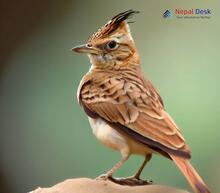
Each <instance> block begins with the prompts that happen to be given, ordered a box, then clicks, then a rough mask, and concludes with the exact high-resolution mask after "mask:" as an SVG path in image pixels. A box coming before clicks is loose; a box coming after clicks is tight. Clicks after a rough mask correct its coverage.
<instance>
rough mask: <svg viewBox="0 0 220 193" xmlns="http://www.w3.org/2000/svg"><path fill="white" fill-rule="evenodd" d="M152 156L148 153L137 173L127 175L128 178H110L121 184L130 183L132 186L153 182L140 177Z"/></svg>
mask: <svg viewBox="0 0 220 193" xmlns="http://www.w3.org/2000/svg"><path fill="white" fill-rule="evenodd" d="M151 157H152V155H151V154H147V155H146V156H145V159H144V162H143V163H142V165H141V167H140V168H139V170H138V171H137V173H136V174H135V175H133V176H130V177H127V178H110V180H112V181H113V182H116V183H118V184H121V185H130V186H137V185H147V184H152V181H151V180H142V179H140V175H141V172H142V171H143V169H144V167H145V165H146V164H147V162H149V161H150V159H151Z"/></svg>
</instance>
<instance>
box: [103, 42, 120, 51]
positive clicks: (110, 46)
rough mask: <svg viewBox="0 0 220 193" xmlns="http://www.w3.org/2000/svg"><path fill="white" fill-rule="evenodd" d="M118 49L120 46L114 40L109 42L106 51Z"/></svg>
mask: <svg viewBox="0 0 220 193" xmlns="http://www.w3.org/2000/svg"><path fill="white" fill-rule="evenodd" d="M117 47H118V44H117V42H116V41H114V40H112V41H110V42H108V43H107V44H106V49H107V50H114V49H116V48H117Z"/></svg>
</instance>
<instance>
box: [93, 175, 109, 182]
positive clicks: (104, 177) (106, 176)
mask: <svg viewBox="0 0 220 193" xmlns="http://www.w3.org/2000/svg"><path fill="white" fill-rule="evenodd" d="M95 179H96V180H104V181H106V180H108V179H110V180H111V179H112V177H109V176H108V175H107V174H101V175H100V176H98V177H96V178H95Z"/></svg>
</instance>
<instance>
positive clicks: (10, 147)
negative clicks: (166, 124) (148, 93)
mask: <svg viewBox="0 0 220 193" xmlns="http://www.w3.org/2000/svg"><path fill="white" fill-rule="evenodd" d="M130 8H132V9H134V10H139V11H141V13H140V14H138V15H136V16H135V17H134V18H133V19H132V20H133V21H136V22H135V23H134V24H131V31H132V34H133V37H134V39H135V41H136V44H137V47H138V50H139V52H140V55H141V61H142V67H143V70H144V72H145V75H147V76H148V78H149V79H151V80H152V82H153V83H154V85H155V86H156V87H157V88H158V90H159V91H160V94H161V95H162V97H163V99H164V102H165V106H166V109H167V111H168V112H169V113H170V114H171V115H172V117H173V118H174V120H175V121H176V123H177V124H178V125H179V127H180V128H181V131H182V133H183V135H184V136H185V138H186V140H187V142H188V144H189V146H190V147H191V149H192V152H193V153H192V163H193V165H194V166H195V167H196V168H197V170H198V171H199V173H200V175H201V176H202V177H203V178H204V180H205V181H206V183H207V184H208V185H209V186H210V189H211V190H212V192H216V193H217V192H219V191H220V185H219V179H220V148H219V146H220V141H219V137H220V132H219V125H220V102H219V98H220V85H219V82H220V75H219V72H220V64H219V62H220V56H219V55H220V54H219V43H220V42H219V34H220V22H219V21H220V15H219V9H218V8H219V2H217V0H216V1H214V0H210V1H175V0H172V1H171V0H168V1H164V0H157V1H153V0H151V1H145V0H139V1H131V0H127V1H125V0H123V1H117V0H112V1H106V0H104V1H101V0H99V1H98V0H93V1H85V0H84V1H83V0H81V1H79V0H78V1H70V0H69V1H68V0H67V1H52V0H51V1H43V0H39V1H28V0H21V1H17V2H13V3H12V2H10V1H2V3H1V12H0V14H1V47H0V49H1V50H0V54H1V57H0V62H1V71H0V73H1V74H0V75H1V77H0V192H4V193H12V192H27V191H30V190H33V189H35V188H36V187H38V186H51V185H53V184H55V183H58V182H60V181H62V180H64V179H68V178H75V177H82V176H85V177H91V178H94V177H96V176H98V175H100V174H102V173H104V172H105V171H106V170H108V169H109V168H111V167H112V166H113V165H114V164H115V163H116V162H117V161H118V160H119V158H120V154H119V153H118V152H114V151H112V150H110V149H108V148H106V147H104V146H103V145H101V144H100V143H99V142H98V141H97V140H96V138H95V137H94V136H93V134H92V132H91V129H90V127H89V124H88V121H87V117H86V116H85V113H84V112H83V110H82V109H81V108H80V106H79V105H78V103H77V99H76V91H77V87H78V84H79V81H80V80H81V78H82V76H83V75H84V74H85V73H86V72H87V71H88V69H89V67H90V64H89V61H88V58H87V57H86V56H84V55H77V54H75V53H73V52H71V51H70V49H71V48H72V47H73V46H75V45H78V44H81V43H84V42H85V41H86V40H87V38H88V36H89V35H90V34H92V33H93V32H94V31H96V30H97V29H98V28H99V27H100V26H101V25H103V24H104V23H105V22H107V21H108V20H109V19H110V18H111V17H112V16H114V15H115V14H117V13H119V12H121V11H125V10H127V9H130ZM175 8H182V9H191V8H209V9H211V10H212V16H211V18H210V19H176V18H175V17H172V18H170V19H164V18H163V17H162V14H163V12H164V11H165V10H167V9H170V10H173V9H175ZM217 9H218V10H217ZM142 161H143V158H142V157H139V156H133V157H131V158H130V159H129V161H128V162H127V163H126V164H125V165H123V167H122V168H121V169H120V170H119V171H118V172H117V173H116V175H117V176H128V175H131V174H133V173H134V172H135V171H136V169H137V168H138V167H139V165H140V164H141V162H142ZM143 177H144V178H149V179H152V180H154V181H155V182H156V183H160V184H167V185H171V186H175V187H179V188H186V189H189V186H188V184H187V182H186V180H185V179H184V177H183V176H182V175H181V174H180V172H179V170H178V169H177V167H176V166H175V165H174V164H173V163H172V162H171V161H169V160H167V159H165V158H162V157H159V156H154V157H153V159H152V161H151V162H150V163H149V165H148V166H147V167H146V168H145V170H144V173H143Z"/></svg>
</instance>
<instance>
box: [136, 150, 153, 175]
mask: <svg viewBox="0 0 220 193" xmlns="http://www.w3.org/2000/svg"><path fill="white" fill-rule="evenodd" d="M151 157H152V154H147V155H146V156H145V159H144V162H143V163H142V165H141V167H140V168H139V170H138V171H137V173H136V174H135V175H134V178H136V179H140V175H141V173H142V171H143V169H144V167H145V165H146V164H147V162H149V161H150V160H151Z"/></svg>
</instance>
